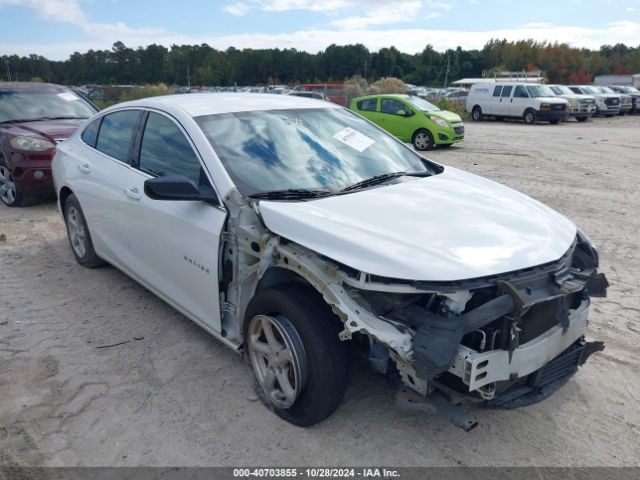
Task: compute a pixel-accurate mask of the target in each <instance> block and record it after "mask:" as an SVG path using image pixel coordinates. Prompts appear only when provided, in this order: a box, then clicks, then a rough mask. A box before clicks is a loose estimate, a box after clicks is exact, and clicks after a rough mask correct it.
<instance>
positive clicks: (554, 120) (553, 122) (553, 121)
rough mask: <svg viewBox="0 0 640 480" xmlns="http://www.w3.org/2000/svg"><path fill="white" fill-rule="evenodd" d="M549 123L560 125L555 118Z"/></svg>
mask: <svg viewBox="0 0 640 480" xmlns="http://www.w3.org/2000/svg"><path fill="white" fill-rule="evenodd" d="M549 123H550V124H551V125H557V124H559V123H560V120H558V119H557V118H556V119H553V120H549Z"/></svg>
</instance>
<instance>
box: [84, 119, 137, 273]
mask: <svg viewBox="0 0 640 480" xmlns="http://www.w3.org/2000/svg"><path fill="white" fill-rule="evenodd" d="M141 115H142V111H141V110H135V109H130V110H120V111H116V112H113V113H109V114H108V115H105V116H104V117H101V118H99V119H97V120H95V121H94V123H92V124H90V127H91V130H89V128H87V129H85V132H83V136H82V139H83V141H84V142H85V143H86V144H87V146H88V148H86V149H85V151H84V152H82V153H81V155H80V157H79V159H78V164H77V169H78V172H79V173H78V176H77V181H76V182H74V189H73V191H74V193H75V195H76V197H77V198H78V201H79V202H80V206H81V207H82V210H83V212H84V215H85V217H86V219H87V224H88V226H89V231H90V233H91V239H92V240H93V243H94V247H95V249H96V252H97V253H98V255H100V256H101V257H103V258H104V259H105V260H108V261H110V262H112V263H116V264H120V263H123V262H125V263H126V262H127V261H128V256H129V252H128V249H127V240H126V236H124V235H123V232H124V231H125V230H124V223H123V222H124V220H125V218H124V216H123V213H124V212H125V211H126V209H127V202H126V199H125V195H124V186H125V179H126V174H127V172H128V171H129V169H130V166H129V163H130V162H131V160H132V148H133V136H134V135H133V134H134V132H135V130H136V128H137V126H138V122H139V121H140V118H141ZM93 129H97V135H93V134H92V133H91V134H88V133H89V132H91V131H92V130H93ZM85 134H87V135H85Z"/></svg>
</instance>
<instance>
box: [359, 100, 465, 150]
mask: <svg viewBox="0 0 640 480" xmlns="http://www.w3.org/2000/svg"><path fill="white" fill-rule="evenodd" d="M350 108H351V110H353V111H354V112H357V113H359V114H360V115H362V116H363V117H365V118H367V119H369V120H371V121H372V122H373V123H375V124H376V125H378V126H380V127H382V128H384V129H385V130H386V131H387V132H389V133H391V134H393V135H395V136H396V137H398V138H399V139H400V140H402V141H403V142H410V143H412V144H413V146H414V147H415V148H416V150H429V149H430V148H433V147H434V146H435V145H442V146H443V147H448V146H450V145H453V144H454V143H456V142H459V141H460V140H463V139H464V124H463V123H462V118H460V115H458V114H456V113H453V112H449V111H447V110H440V109H439V108H438V107H436V106H435V105H433V104H431V103H429V102H427V101H426V100H423V99H422V98H420V97H415V96H413V95H399V94H393V95H369V96H367V97H358V98H354V99H353V100H352V101H351V105H350Z"/></svg>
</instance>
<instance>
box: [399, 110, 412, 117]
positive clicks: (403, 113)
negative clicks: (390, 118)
mask: <svg viewBox="0 0 640 480" xmlns="http://www.w3.org/2000/svg"><path fill="white" fill-rule="evenodd" d="M396 115H400V116H401V117H410V116H411V115H412V112H410V111H409V110H398V111H397V112H396Z"/></svg>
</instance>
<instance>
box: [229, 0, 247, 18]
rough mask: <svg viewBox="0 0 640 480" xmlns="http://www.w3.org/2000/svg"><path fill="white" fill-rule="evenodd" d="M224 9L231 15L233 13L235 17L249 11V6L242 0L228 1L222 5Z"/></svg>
mask: <svg viewBox="0 0 640 480" xmlns="http://www.w3.org/2000/svg"><path fill="white" fill-rule="evenodd" d="M224 10H225V11H226V12H228V13H230V14H231V15H235V16H236V17H240V16H242V15H246V14H247V13H249V12H250V11H251V7H250V6H249V5H248V4H246V3H242V2H236V3H230V4H229V5H226V6H225V7H224Z"/></svg>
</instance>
